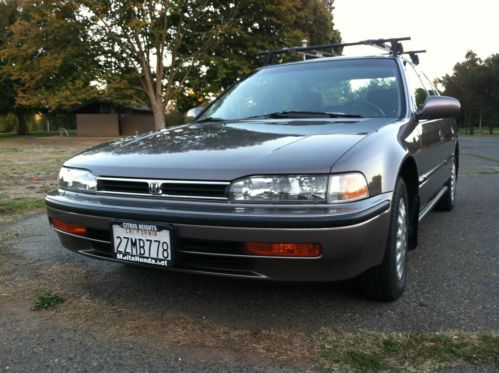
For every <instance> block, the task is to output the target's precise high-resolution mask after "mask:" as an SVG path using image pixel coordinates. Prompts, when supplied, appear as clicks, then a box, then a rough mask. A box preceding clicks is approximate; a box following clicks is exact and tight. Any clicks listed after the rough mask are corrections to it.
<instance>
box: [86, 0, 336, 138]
mask: <svg viewBox="0 0 499 373" xmlns="http://www.w3.org/2000/svg"><path fill="white" fill-rule="evenodd" d="M81 1H82V3H83V4H84V7H83V9H82V11H81V12H80V17H81V18H83V19H86V20H87V21H88V22H89V23H91V25H92V26H91V28H90V31H89V34H91V35H93V37H94V41H95V44H96V45H99V46H100V48H101V53H102V60H103V61H105V63H104V66H103V68H102V70H101V71H102V72H103V74H102V75H101V79H102V81H103V82H105V84H106V86H107V87H109V89H110V90H111V91H112V92H114V93H117V92H119V94H123V95H126V96H128V97H129V98H130V99H131V100H133V101H135V102H138V103H140V104H142V105H144V106H149V107H150V108H151V110H152V112H153V114H154V121H155V127H156V129H160V128H163V127H164V125H165V119H164V113H165V109H166V107H167V105H169V104H170V103H172V102H175V103H176V104H177V107H180V108H185V107H186V106H187V105H189V104H188V103H190V102H193V101H199V100H202V99H203V98H204V97H206V96H207V95H209V94H213V93H218V92H220V90H221V89H223V88H226V87H227V86H228V85H230V84H232V83H233V82H234V81H235V79H236V78H237V77H238V76H241V75H244V74H246V73H248V72H249V71H251V70H252V69H253V68H254V67H255V66H256V65H257V63H258V62H259V61H261V56H258V52H261V51H262V50H266V49H269V48H274V47H279V48H280V47H282V46H283V45H289V44H291V45H293V44H296V43H297V42H299V41H300V40H301V39H302V38H304V37H307V38H309V39H312V41H314V40H317V41H330V40H331V39H332V38H334V37H336V38H338V34H337V33H335V32H334V31H333V23H332V15H331V10H332V1H331V0H328V1H325V0H276V1H271V2H269V1H267V0H240V1H237V2H236V1H231V0H177V1H170V2H165V1H164V0H138V1H133V2H132V1H130V0H81Z"/></svg>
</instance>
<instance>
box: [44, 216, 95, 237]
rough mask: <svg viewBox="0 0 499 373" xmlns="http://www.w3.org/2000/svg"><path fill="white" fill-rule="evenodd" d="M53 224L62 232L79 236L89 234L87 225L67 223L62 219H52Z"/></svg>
mask: <svg viewBox="0 0 499 373" xmlns="http://www.w3.org/2000/svg"><path fill="white" fill-rule="evenodd" d="M52 226H53V227H54V228H55V229H58V230H60V231H62V232H66V233H71V234H76V235H78V236H84V235H86V234H87V227H84V226H82V225H75V224H71V223H66V222H65V221H62V220H57V219H52Z"/></svg>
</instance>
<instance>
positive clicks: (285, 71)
mask: <svg viewBox="0 0 499 373" xmlns="http://www.w3.org/2000/svg"><path fill="white" fill-rule="evenodd" d="M402 111H403V105H402V95H401V88H400V78H399V73H398V69H397V64H396V62H395V60H393V59H379V58H378V59H376V58H372V59H370V58H369V59H359V60H331V61H324V62H314V63H306V64H294V65H281V66H275V67H270V68H264V69H261V70H258V71H256V72H255V73H253V74H252V75H250V76H249V77H248V78H246V79H244V80H242V81H240V82H238V83H237V84H235V85H234V86H233V87H232V88H231V89H230V90H229V91H227V92H226V93H225V94H223V95H222V96H221V97H220V98H219V99H217V100H216V101H215V102H214V103H213V104H212V105H211V106H209V107H208V109H207V110H206V111H205V112H204V113H203V114H202V115H201V116H200V117H199V118H198V120H209V119H213V120H240V119H245V118H251V117H259V116H263V117H264V116H270V115H271V114H276V113H285V114H286V113H295V114H296V113H304V114H305V115H308V116H310V117H314V116H318V114H319V113H334V114H346V115H347V116H348V115H350V116H359V117H400V116H401V115H402V114H403V113H402Z"/></svg>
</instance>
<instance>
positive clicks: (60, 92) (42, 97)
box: [0, 0, 97, 134]
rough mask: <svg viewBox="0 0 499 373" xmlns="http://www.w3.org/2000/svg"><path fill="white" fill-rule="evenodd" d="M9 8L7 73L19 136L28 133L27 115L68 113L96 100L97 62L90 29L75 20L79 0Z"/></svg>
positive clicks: (1, 50)
mask: <svg viewBox="0 0 499 373" xmlns="http://www.w3.org/2000/svg"><path fill="white" fill-rule="evenodd" d="M5 4H8V5H10V6H11V8H10V9H11V11H12V13H13V14H14V16H11V22H10V24H9V27H8V32H5V31H4V33H3V34H4V35H6V36H7V37H6V38H5V39H4V42H3V43H2V47H0V56H1V60H3V61H4V63H3V67H2V73H3V75H4V76H6V77H8V78H7V79H6V80H5V81H6V82H7V83H5V84H8V86H9V88H10V90H9V91H8V92H10V97H11V102H10V104H9V106H10V111H14V112H15V113H16V115H17V117H18V119H19V128H18V133H19V134H25V133H27V127H26V123H25V116H26V114H27V113H33V112H53V111H59V110H67V109H69V108H71V107H73V106H75V105H76V104H79V103H80V102H81V101H82V100H84V99H88V98H91V97H93V96H95V95H96V94H97V91H96V88H95V87H93V86H92V85H91V81H92V80H93V79H94V76H95V74H96V70H97V64H96V60H95V55H93V54H92V49H91V48H90V47H89V44H88V34H87V33H86V29H85V27H83V25H82V24H81V22H77V21H76V19H75V15H76V9H77V7H76V6H75V4H74V2H72V1H65V0H59V1H36V2H34V1H30V0H18V1H16V2H13V1H10V2H8V3H5ZM12 99H13V101H14V102H12ZM4 111H5V108H4Z"/></svg>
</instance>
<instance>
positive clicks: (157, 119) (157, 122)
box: [151, 99, 165, 131]
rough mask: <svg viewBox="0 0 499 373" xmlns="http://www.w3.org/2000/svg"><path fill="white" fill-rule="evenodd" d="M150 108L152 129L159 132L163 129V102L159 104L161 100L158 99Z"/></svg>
mask: <svg viewBox="0 0 499 373" xmlns="http://www.w3.org/2000/svg"><path fill="white" fill-rule="evenodd" d="M158 101H159V102H158ZM151 106H152V107H151V109H152V114H153V117H154V129H155V130H156V131H159V130H161V129H163V128H165V113H164V111H163V102H161V99H158V100H156V101H155V102H153V103H152V105H151Z"/></svg>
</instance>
